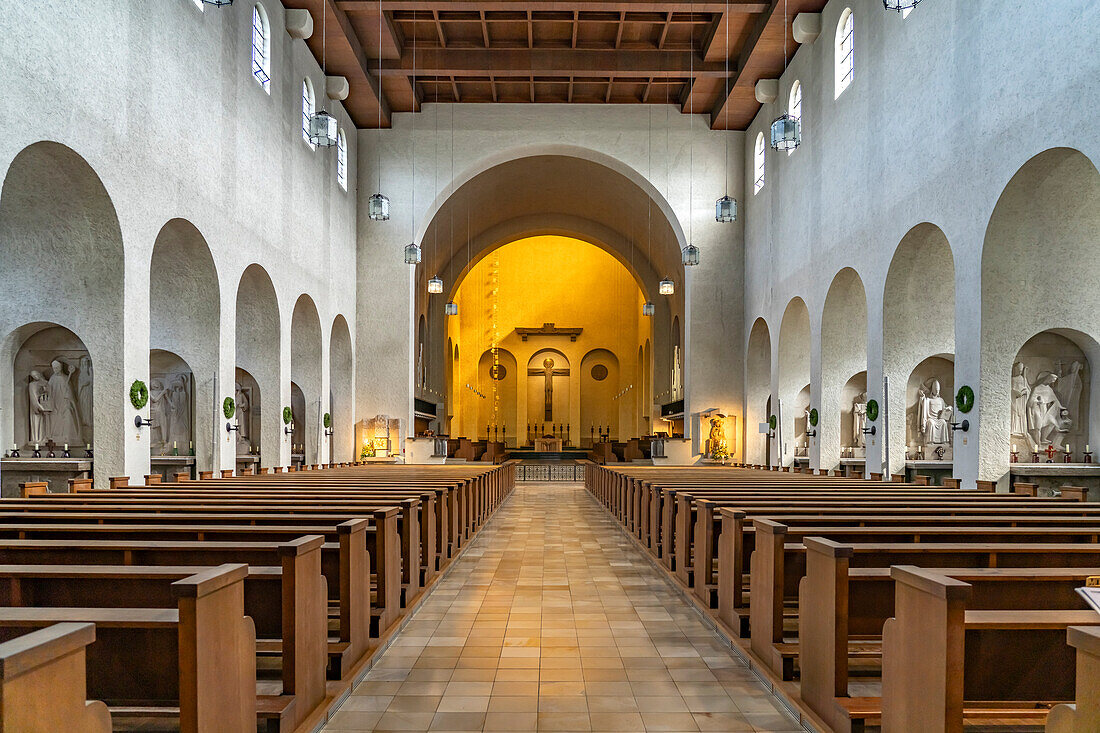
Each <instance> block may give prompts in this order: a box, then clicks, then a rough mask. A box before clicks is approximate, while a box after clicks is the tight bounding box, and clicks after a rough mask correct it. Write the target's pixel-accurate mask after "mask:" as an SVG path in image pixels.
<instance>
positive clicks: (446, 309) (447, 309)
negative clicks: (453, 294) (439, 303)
mask: <svg viewBox="0 0 1100 733" xmlns="http://www.w3.org/2000/svg"><path fill="white" fill-rule="evenodd" d="M443 315H445V316H457V315H458V303H448V304H447V305H445V306H443Z"/></svg>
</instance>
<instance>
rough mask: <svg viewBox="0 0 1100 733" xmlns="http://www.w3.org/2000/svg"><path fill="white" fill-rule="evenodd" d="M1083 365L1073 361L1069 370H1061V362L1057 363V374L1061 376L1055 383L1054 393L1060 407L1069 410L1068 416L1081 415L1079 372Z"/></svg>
mask: <svg viewBox="0 0 1100 733" xmlns="http://www.w3.org/2000/svg"><path fill="white" fill-rule="evenodd" d="M1082 369H1084V365H1083V364H1081V362H1079V361H1074V362H1073V363H1072V364H1070V365H1069V369H1068V370H1067V369H1063V368H1062V362H1058V373H1059V374H1061V376H1060V377H1059V378H1058V381H1057V382H1056V383H1055V386H1054V391H1055V392H1056V393H1057V394H1058V398H1059V399H1060V400H1061V401H1062V406H1063V407H1064V408H1066V409H1067V410H1069V414H1070V415H1080V414H1081V370H1082Z"/></svg>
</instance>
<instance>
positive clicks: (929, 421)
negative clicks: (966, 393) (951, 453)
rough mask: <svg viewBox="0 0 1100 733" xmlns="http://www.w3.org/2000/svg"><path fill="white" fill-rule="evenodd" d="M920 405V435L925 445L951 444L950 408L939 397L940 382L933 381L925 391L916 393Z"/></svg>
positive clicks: (922, 389) (923, 389)
mask: <svg viewBox="0 0 1100 733" xmlns="http://www.w3.org/2000/svg"><path fill="white" fill-rule="evenodd" d="M917 402H918V404H919V405H920V411H919V418H918V419H919V420H920V434H921V438H922V439H923V441H924V443H925V444H932V445H946V444H947V443H950V442H951V425H950V422H951V412H952V410H951V408H950V407H948V406H947V403H946V402H945V401H944V399H943V397H941V396H940V380H938V379H933V380H932V381H931V383H930V384H929V388H928V390H927V391H926V390H925V388H924V387H921V388H920V389H919V390H918V391H917Z"/></svg>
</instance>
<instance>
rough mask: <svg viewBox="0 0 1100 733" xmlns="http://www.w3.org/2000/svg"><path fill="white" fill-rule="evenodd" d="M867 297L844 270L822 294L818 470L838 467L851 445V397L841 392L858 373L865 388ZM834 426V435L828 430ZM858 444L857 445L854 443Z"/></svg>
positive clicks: (860, 282)
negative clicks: (847, 426)
mask: <svg viewBox="0 0 1100 733" xmlns="http://www.w3.org/2000/svg"><path fill="white" fill-rule="evenodd" d="M866 370H867V294H866V292H865V291H864V289H863V280H862V279H860V277H859V274H858V273H857V272H856V271H855V270H853V269H852V268H850V267H846V268H844V269H843V270H841V271H840V272H838V273H837V274H836V277H834V278H833V282H832V285H830V287H829V292H828V294H827V295H826V296H825V307H824V310H823V311H822V314H821V394H820V398H819V404H816V405H813V407H816V408H817V410H818V417H819V422H818V426H819V427H820V428H821V429H819V430H818V431H817V442H818V445H819V446H820V456H821V457H820V467H821V468H826V469H834V468H836V467H837V466H838V465H839V463H840V458H841V455H842V453H843V450H842V449H843V448H844V447H852V446H851V439H852V434H851V429H850V428H848V430H847V431H846V430H845V429H844V425H845V424H847V425H850V424H851V410H852V404H853V403H852V398H853V395H845V394H844V388H845V386H846V385H847V383H848V381H849V380H850V379H851V377H852V375H853V374H855V373H856V372H862V373H863V388H862V389H861V390H860V391H861V392H865V391H866V390H867V373H866ZM838 423H839V424H840V426H841V430H840V432H834V430H833V426H834V425H837V424H838ZM860 445H862V444H860Z"/></svg>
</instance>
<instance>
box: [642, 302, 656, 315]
mask: <svg viewBox="0 0 1100 733" xmlns="http://www.w3.org/2000/svg"><path fill="white" fill-rule="evenodd" d="M656 312H657V306H655V305H653V304H652V303H643V304H642V315H643V316H652V315H653V314H654V313H656Z"/></svg>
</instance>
